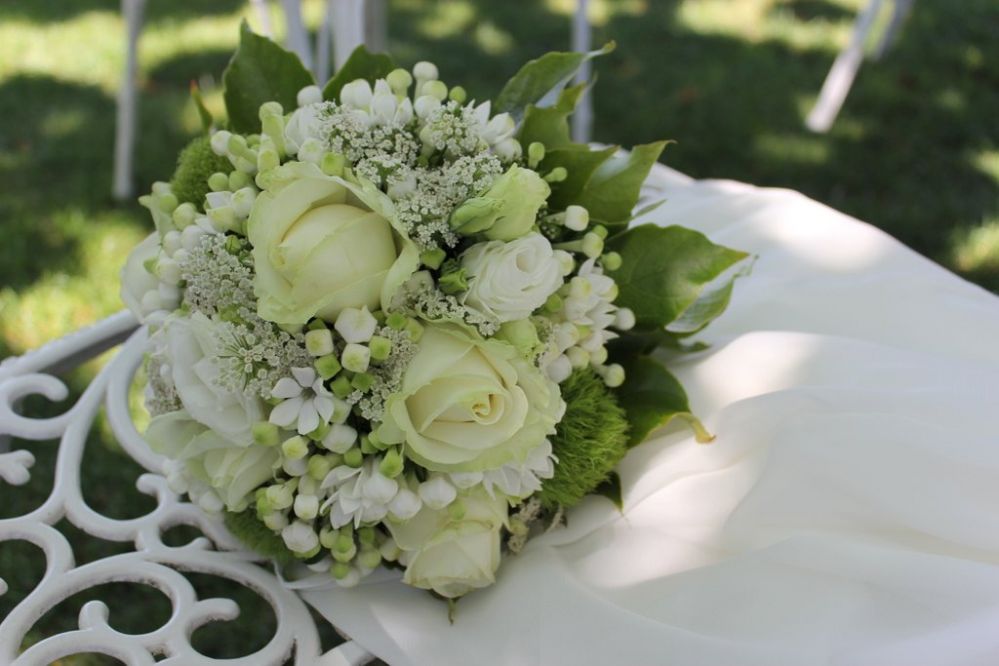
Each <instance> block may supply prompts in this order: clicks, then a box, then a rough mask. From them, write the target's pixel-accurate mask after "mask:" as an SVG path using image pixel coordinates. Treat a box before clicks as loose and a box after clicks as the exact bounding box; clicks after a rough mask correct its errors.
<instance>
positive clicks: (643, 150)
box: [573, 141, 669, 226]
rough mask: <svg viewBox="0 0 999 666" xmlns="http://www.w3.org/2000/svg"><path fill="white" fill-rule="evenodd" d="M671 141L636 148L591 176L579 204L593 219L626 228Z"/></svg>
mask: <svg viewBox="0 0 999 666" xmlns="http://www.w3.org/2000/svg"><path fill="white" fill-rule="evenodd" d="M667 143H669V142H668V141H656V142H655V143H647V144H644V145H640V146H635V147H634V148H632V149H631V150H630V151H629V152H626V153H624V152H622V153H620V154H618V155H615V156H613V157H612V158H610V159H609V160H607V161H605V162H603V163H602V164H601V165H600V166H599V167H597V170H596V171H595V172H593V174H592V175H591V176H590V178H589V181H588V182H587V184H586V187H585V189H584V190H583V191H582V192H581V194H580V196H579V200H578V201H574V202H573V203H578V204H579V205H581V206H584V207H585V208H586V209H587V210H589V211H590V217H591V218H592V219H594V220H598V221H600V222H602V223H604V224H605V225H609V226H624V225H625V224H626V223H627V221H628V220H629V219H630V218H631V212H632V210H633V209H634V208H635V204H636V203H638V197H639V194H640V193H641V190H642V184H643V183H644V182H645V179H646V178H647V177H648V175H649V171H650V170H651V169H652V165H653V164H655V163H656V160H657V159H659V155H661V154H662V152H663V149H664V148H665V147H666V144H667Z"/></svg>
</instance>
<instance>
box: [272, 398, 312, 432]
mask: <svg viewBox="0 0 999 666" xmlns="http://www.w3.org/2000/svg"><path fill="white" fill-rule="evenodd" d="M303 402H305V400H304V399H302V398H292V399H291V400H285V401H284V402H282V403H280V404H279V405H277V406H276V407H275V408H274V409H272V410H271V415H270V418H269V419H268V420H269V421H270V422H271V423H273V424H274V425H276V426H281V427H282V428H290V427H291V425H292V424H293V423H295V421H297V420H298V412H299V411H300V410H301V409H302V403H303Z"/></svg>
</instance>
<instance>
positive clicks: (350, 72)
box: [323, 44, 395, 101]
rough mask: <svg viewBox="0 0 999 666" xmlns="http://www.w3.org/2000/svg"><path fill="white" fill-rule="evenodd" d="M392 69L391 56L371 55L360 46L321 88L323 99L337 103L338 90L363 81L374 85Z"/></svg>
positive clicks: (393, 65) (382, 54) (338, 97)
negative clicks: (359, 80) (358, 80)
mask: <svg viewBox="0 0 999 666" xmlns="http://www.w3.org/2000/svg"><path fill="white" fill-rule="evenodd" d="M393 69H395V63H394V62H393V61H392V57H391V56H389V55H388V54H386V53H371V52H370V51H368V50H367V49H366V48H364V45H363V44H361V45H360V46H358V47H357V48H356V49H354V52H353V53H351V54H350V57H349V58H347V62H345V63H343V67H341V68H340V69H339V70H338V71H337V73H336V74H335V75H334V76H333V78H332V79H330V80H329V83H327V84H326V87H325V88H323V99H328V100H333V101H339V100H340V90H341V89H342V88H343V87H344V86H345V85H346V84H348V83H350V82H351V81H354V80H356V79H364V80H365V81H368V82H369V83H374V82H375V79H384V78H385V77H386V76H388V74H389V72H391V71H392V70H393Z"/></svg>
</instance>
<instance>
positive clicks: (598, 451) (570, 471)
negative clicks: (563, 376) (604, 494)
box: [540, 368, 628, 509]
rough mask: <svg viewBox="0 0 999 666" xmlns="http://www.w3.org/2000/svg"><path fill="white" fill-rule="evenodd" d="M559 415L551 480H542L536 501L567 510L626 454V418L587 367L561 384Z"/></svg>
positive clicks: (595, 375) (610, 393) (599, 380)
mask: <svg viewBox="0 0 999 666" xmlns="http://www.w3.org/2000/svg"><path fill="white" fill-rule="evenodd" d="M561 388H562V398H563V399H564V400H565V402H566V405H567V406H566V411H565V417H564V418H563V419H562V422H561V423H559V424H558V432H557V433H556V435H555V436H554V437H552V440H551V442H552V449H553V450H554V453H555V455H556V456H558V463H556V465H555V476H553V477H552V478H550V479H547V480H545V481H544V484H543V486H542V488H541V493H540V498H541V503H542V504H543V505H544V506H545V507H546V508H549V509H552V508H555V507H557V506H560V505H561V506H563V507H566V508H568V507H570V506H573V505H574V504H576V503H578V502H579V501H580V500H581V499H583V497H585V496H586V495H588V494H590V493H591V492H593V490H594V489H595V488H596V487H597V486H598V485H600V483H601V482H602V481H604V480H605V479H606V478H607V476H608V475H609V474H610V473H611V472H612V471H613V470H614V468H615V467H617V464H618V463H619V462H620V461H621V458H623V457H624V454H625V453H627V451H628V419H627V417H626V415H625V412H624V409H622V408H621V406H620V405H619V404H618V402H617V398H616V397H615V396H614V393H613V392H612V391H611V390H610V389H609V388H607V386H606V385H604V382H603V380H602V379H601V378H600V377H599V375H597V373H596V372H594V371H593V370H592V369H590V368H586V369H583V370H576V371H575V372H573V373H572V375H571V376H570V377H569V379H567V380H565V382H563V384H562V386H561Z"/></svg>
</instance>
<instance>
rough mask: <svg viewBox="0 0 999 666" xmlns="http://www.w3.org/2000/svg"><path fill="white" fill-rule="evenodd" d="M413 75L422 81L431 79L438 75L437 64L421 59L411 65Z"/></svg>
mask: <svg viewBox="0 0 999 666" xmlns="http://www.w3.org/2000/svg"><path fill="white" fill-rule="evenodd" d="M413 76H415V77H416V78H417V79H421V80H424V81H432V80H434V79H436V78H437V77H438V76H439V73H438V71H437V65H435V64H434V63H432V62H427V61H426V60H423V61H421V62H418V63H416V64H415V65H413Z"/></svg>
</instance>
